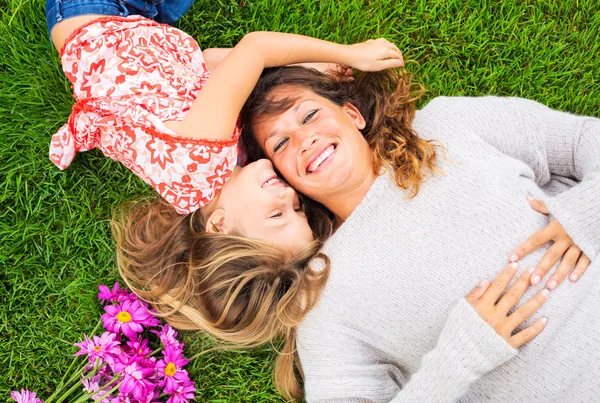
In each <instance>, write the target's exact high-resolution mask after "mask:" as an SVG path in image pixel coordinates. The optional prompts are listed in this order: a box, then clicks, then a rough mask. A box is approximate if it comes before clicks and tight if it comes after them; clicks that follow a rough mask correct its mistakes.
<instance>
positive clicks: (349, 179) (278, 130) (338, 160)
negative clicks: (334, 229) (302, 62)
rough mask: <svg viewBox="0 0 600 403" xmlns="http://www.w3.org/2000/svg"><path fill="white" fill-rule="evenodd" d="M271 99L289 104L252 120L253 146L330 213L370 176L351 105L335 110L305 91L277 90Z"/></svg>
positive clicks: (359, 125)
mask: <svg viewBox="0 0 600 403" xmlns="http://www.w3.org/2000/svg"><path fill="white" fill-rule="evenodd" d="M272 97H273V98H272V99H273V100H274V101H277V100H278V99H285V98H289V97H293V99H294V100H295V102H293V104H292V106H291V107H289V108H288V109H287V110H285V111H284V112H282V113H280V114H277V115H274V116H268V117H267V118H263V117H258V119H257V120H256V123H255V124H253V125H252V129H253V130H252V131H253V133H254V136H255V138H256V141H257V143H258V144H259V146H260V147H261V149H262V150H263V152H264V153H265V155H266V156H267V157H268V158H269V159H270V160H271V161H273V164H274V165H275V167H276V168H277V169H278V170H279V172H281V174H282V175H283V177H284V178H285V179H286V181H287V182H288V183H289V184H290V185H292V186H293V187H294V188H295V189H296V190H298V191H299V192H301V193H303V194H305V195H306V196H308V197H310V198H311V199H314V200H317V201H319V202H321V203H323V204H324V205H325V206H327V207H329V208H330V209H331V205H332V204H335V203H338V202H340V196H341V195H343V194H346V193H347V192H349V191H352V189H354V188H355V187H357V186H358V185H359V184H360V183H361V181H362V180H363V179H364V177H365V174H366V173H369V172H372V165H371V161H372V160H371V151H370V148H369V145H368V144H367V142H366V140H365V139H364V138H363V136H362V134H361V132H360V130H361V129H363V128H364V127H365V121H364V119H363V117H362V115H361V114H360V112H359V111H358V110H357V109H356V107H354V105H352V104H345V105H343V106H339V105H337V104H335V103H333V102H331V101H329V100H328V99H326V98H323V97H321V96H318V95H317V94H315V93H314V92H312V91H310V90H308V89H302V88H297V87H295V88H292V87H280V88H278V89H276V90H274V91H273V93H272Z"/></svg>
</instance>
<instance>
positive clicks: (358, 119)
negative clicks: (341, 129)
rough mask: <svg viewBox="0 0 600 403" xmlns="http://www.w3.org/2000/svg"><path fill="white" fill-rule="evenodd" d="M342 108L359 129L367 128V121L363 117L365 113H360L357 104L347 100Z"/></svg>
mask: <svg viewBox="0 0 600 403" xmlns="http://www.w3.org/2000/svg"><path fill="white" fill-rule="evenodd" d="M342 109H343V110H344V113H345V114H346V115H348V116H349V117H350V119H352V121H353V122H354V125H355V126H356V128H357V129H358V130H362V129H364V128H365V126H366V125H367V124H366V122H365V118H363V115H362V114H361V113H360V111H359V110H358V108H357V107H356V106H354V105H352V104H351V103H350V102H346V103H345V104H344V106H343V107H342Z"/></svg>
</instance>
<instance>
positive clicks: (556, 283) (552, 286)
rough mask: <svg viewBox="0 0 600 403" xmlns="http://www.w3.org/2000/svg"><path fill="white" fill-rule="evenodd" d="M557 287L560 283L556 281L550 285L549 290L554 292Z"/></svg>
mask: <svg viewBox="0 0 600 403" xmlns="http://www.w3.org/2000/svg"><path fill="white" fill-rule="evenodd" d="M557 285H558V282H557V281H556V280H552V281H551V282H550V283H548V289H549V290H554V289H555V288H556V286H557Z"/></svg>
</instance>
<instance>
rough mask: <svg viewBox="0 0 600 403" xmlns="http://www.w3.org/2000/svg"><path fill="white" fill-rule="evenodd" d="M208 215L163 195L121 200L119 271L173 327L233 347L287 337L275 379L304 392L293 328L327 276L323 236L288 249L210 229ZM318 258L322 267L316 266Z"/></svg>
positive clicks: (295, 393)
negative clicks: (184, 209) (183, 210)
mask: <svg viewBox="0 0 600 403" xmlns="http://www.w3.org/2000/svg"><path fill="white" fill-rule="evenodd" d="M208 214H209V208H206V207H205V208H204V209H203V211H196V212H194V213H192V214H188V215H180V214H178V213H177V212H176V211H175V209H174V208H173V207H172V206H170V205H169V204H167V203H166V202H164V201H162V200H154V201H146V202H131V203H128V204H126V205H123V206H122V207H121V208H119V209H117V210H116V211H115V214H114V217H113V220H112V229H113V234H114V237H115V239H116V243H117V261H118V267H119V273H120V274H121V276H122V277H123V279H124V281H125V283H126V284H127V286H128V287H129V288H130V289H131V290H132V291H133V292H135V293H136V294H137V295H138V296H139V297H140V298H142V299H144V300H146V301H148V302H149V303H150V304H151V305H152V306H153V307H154V309H155V310H156V311H157V312H158V314H159V316H162V317H164V318H165V320H166V321H167V322H168V323H170V324H171V325H172V326H173V327H175V328H178V329H188V330H203V331H205V332H206V333H208V334H209V335H211V336H213V337H216V338H218V339H219V340H222V341H224V342H226V346H229V347H236V348H240V347H242V348H249V347H254V346H258V345H260V344H263V343H266V342H270V341H271V340H272V339H274V338H283V341H284V346H283V350H282V351H281V353H280V354H279V356H278V357H277V359H276V361H275V369H274V373H273V375H274V383H275V386H276V387H277V389H278V390H279V391H280V393H281V394H282V395H283V396H284V397H286V398H287V399H295V398H299V397H300V396H302V389H301V387H300V385H299V383H298V377H297V376H296V372H295V368H298V369H299V366H298V356H297V353H296V348H295V342H296V327H297V326H298V325H299V324H300V322H301V321H302V319H303V318H304V316H305V315H306V313H307V312H308V311H309V310H310V309H311V308H312V307H313V305H314V304H315V302H316V301H317V298H318V295H319V292H320V291H321V290H322V288H323V286H324V285H325V282H326V281H327V278H328V275H329V260H328V259H327V257H326V256H324V255H323V254H320V253H319V252H318V250H319V248H320V244H319V242H318V241H315V242H314V243H313V244H311V245H309V246H307V247H306V248H304V249H303V250H302V251H300V252H297V253H291V252H289V251H287V250H286V249H284V248H282V247H279V246H277V245H274V244H270V243H267V242H262V241H257V240H253V239H248V238H244V237H243V236H241V235H236V234H229V235H227V234H218V233H207V232H206V231H205V225H206V222H205V220H206V217H207V216H208ZM315 258H320V259H321V260H322V261H323V262H324V263H325V265H324V269H322V270H320V271H315V270H312V269H311V267H310V265H309V263H310V262H311V261H312V260H313V259H315Z"/></svg>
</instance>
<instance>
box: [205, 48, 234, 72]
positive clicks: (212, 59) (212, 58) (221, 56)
mask: <svg viewBox="0 0 600 403" xmlns="http://www.w3.org/2000/svg"><path fill="white" fill-rule="evenodd" d="M232 49H233V48H209V49H204V50H203V51H202V57H203V58H204V62H205V63H206V66H207V67H208V71H213V70H214V69H215V68H216V67H217V66H218V65H219V64H220V63H221V62H222V61H223V60H225V58H226V57H227V55H229V53H230V52H231V50H232Z"/></svg>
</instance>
